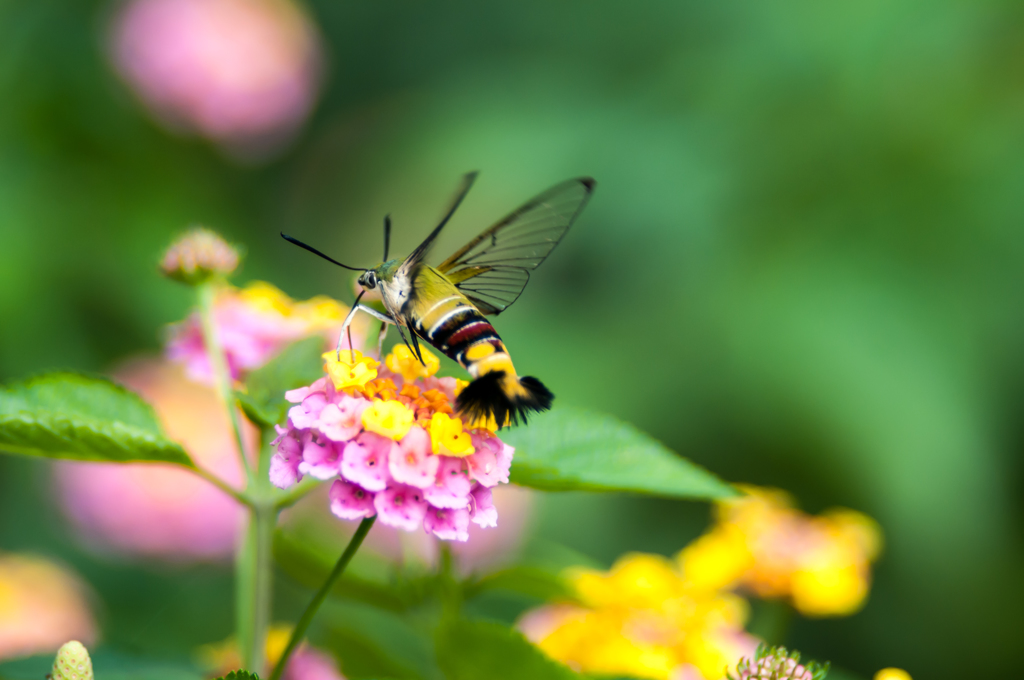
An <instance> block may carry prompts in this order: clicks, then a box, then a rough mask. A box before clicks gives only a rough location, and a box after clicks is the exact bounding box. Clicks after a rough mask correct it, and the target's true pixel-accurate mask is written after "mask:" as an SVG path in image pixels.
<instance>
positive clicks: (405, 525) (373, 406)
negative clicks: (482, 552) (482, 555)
mask: <svg viewBox="0 0 1024 680" xmlns="http://www.w3.org/2000/svg"><path fill="white" fill-rule="evenodd" d="M323 357H324V361H325V365H324V370H325V372H326V374H327V375H326V376H325V377H323V378H321V379H319V380H317V381H316V382H314V383H313V384H312V385H309V386H308V387H302V388H299V389H297V390H292V391H290V392H288V393H287V394H286V395H285V396H286V398H287V399H288V400H289V401H290V402H292V403H294V404H295V406H293V407H292V408H291V409H290V410H289V412H288V421H287V423H286V424H285V425H284V426H283V427H282V426H278V428H277V431H278V434H279V436H278V438H277V439H276V440H275V441H274V445H275V446H276V447H277V452H276V453H275V455H274V457H273V458H272V459H271V463H270V479H271V482H272V483H273V484H274V485H275V486H277V487H279V488H282V489H283V488H287V487H290V486H291V485H293V484H295V483H296V482H298V481H299V480H300V479H301V478H302V476H303V475H310V476H311V477H314V478H316V479H322V480H330V479H333V480H334V482H333V483H332V485H331V489H330V507H331V512H333V513H334V514H335V515H336V516H338V517H340V518H341V519H346V520H357V519H363V518H366V517H372V516H374V515H376V516H377V517H378V519H379V520H380V521H381V522H382V523H383V524H386V525H389V526H393V527H397V528H399V529H403V530H405V531H413V530H416V529H418V528H419V527H421V526H422V527H423V528H424V529H425V530H426V531H428V532H430V533H432V534H434V535H435V536H437V537H438V538H441V539H443V540H454V541H465V540H467V539H468V537H469V534H468V530H469V524H470V522H473V523H475V524H477V525H479V526H481V527H493V526H497V520H498V515H497V511H496V510H495V508H494V505H493V503H492V499H491V489H492V488H494V487H495V486H497V485H498V484H500V483H507V482H508V475H509V468H510V466H511V464H512V454H513V449H512V447H511V446H508V445H506V444H505V443H504V442H502V441H501V440H500V439H499V438H498V437H497V436H495V434H494V429H496V428H494V426H493V425H494V424H493V422H492V423H489V424H488V423H483V422H480V423H465V424H464V423H463V422H462V420H461V419H460V418H458V417H457V416H456V415H454V412H453V411H454V409H453V404H454V401H455V398H456V396H457V394H458V392H459V391H460V390H461V389H462V387H464V386H465V384H466V383H465V382H464V381H460V380H456V379H455V378H438V377H435V375H434V374H435V373H436V372H437V370H438V368H439V366H440V363H439V362H438V360H437V357H435V356H434V355H432V354H430V353H429V352H428V351H426V350H423V359H424V362H425V365H423V364H420V362H419V361H418V360H417V359H416V357H414V356H413V354H412V352H410V351H409V349H408V348H407V347H405V346H404V345H398V346H396V347H395V349H394V351H393V352H392V353H391V354H389V355H388V356H387V357H386V358H385V361H384V364H383V365H382V364H381V363H380V362H378V361H376V360H374V359H372V358H370V357H366V356H363V355H362V353H361V352H359V351H358V350H341V351H340V352H335V351H331V352H327V353H326V354H324V355H323Z"/></svg>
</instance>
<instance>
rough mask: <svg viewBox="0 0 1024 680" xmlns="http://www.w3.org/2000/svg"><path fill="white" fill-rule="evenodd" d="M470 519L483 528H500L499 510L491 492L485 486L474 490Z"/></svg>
mask: <svg viewBox="0 0 1024 680" xmlns="http://www.w3.org/2000/svg"><path fill="white" fill-rule="evenodd" d="M472 501H473V502H472V503H471V505H470V519H471V520H472V522H473V524H476V525H477V526H479V527H481V528H487V527H496V526H498V509H497V508H495V507H494V501H493V500H492V498H491V490H490V489H488V488H487V487H485V486H477V487H476V488H475V489H473V494H472Z"/></svg>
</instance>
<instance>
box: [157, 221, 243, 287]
mask: <svg viewBox="0 0 1024 680" xmlns="http://www.w3.org/2000/svg"><path fill="white" fill-rule="evenodd" d="M238 259H239V258H238V251H237V250H236V249H235V248H234V247H232V246H231V244H229V243H228V242H227V241H225V240H224V239H223V238H221V236H220V235H219V234H217V233H216V232H213V231H210V230H209V229H206V228H204V227H196V228H194V229H192V230H191V231H189V232H188V233H186V234H185V235H184V236H182V237H181V238H180V239H178V240H177V241H176V242H175V243H174V244H173V245H172V246H171V247H170V248H168V249H167V253H166V254H164V258H163V260H162V261H161V262H160V271H161V272H162V273H163V274H164V276H166V277H168V278H171V279H174V280H175V281H181V282H182V283H188V284H191V285H195V284H198V283H202V282H204V281H206V280H208V279H210V278H212V277H214V276H226V275H228V274H230V273H231V272H233V271H235V268H236V267H237V266H238Z"/></svg>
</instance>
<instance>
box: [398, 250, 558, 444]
mask: <svg viewBox="0 0 1024 680" xmlns="http://www.w3.org/2000/svg"><path fill="white" fill-rule="evenodd" d="M413 290H415V291H416V293H415V296H414V298H413V299H410V300H409V303H408V304H407V305H406V308H405V310H403V311H404V312H405V316H406V318H407V319H408V320H409V322H410V326H411V330H412V331H413V332H414V333H416V335H418V336H419V337H421V338H423V339H424V340H426V341H427V342H429V343H430V344H431V345H433V346H434V347H436V348H437V349H438V350H440V351H441V352H443V353H444V354H445V355H446V356H448V357H450V358H451V359H454V360H455V361H457V362H458V363H459V364H461V365H462V366H463V367H464V368H465V369H466V370H467V371H468V372H469V375H470V376H471V377H472V378H473V380H472V382H471V383H470V384H469V385H468V386H467V387H466V388H465V389H464V390H463V391H462V393H461V394H460V395H459V397H458V403H457V406H458V410H459V413H460V415H462V416H463V418H464V420H465V419H468V420H469V421H476V420H477V419H480V418H487V417H488V416H493V417H494V419H495V421H496V422H497V423H498V424H499V425H501V424H508V423H511V424H515V423H517V422H519V421H520V420H522V421H523V422H526V416H527V414H528V413H529V412H530V411H543V410H547V409H549V408H551V402H552V400H553V399H554V395H552V394H551V392H549V391H548V389H547V388H546V387H544V385H543V384H541V382H540V381H539V380H537V379H536V378H531V377H524V378H519V377H518V376H517V375H516V370H515V367H514V366H513V365H512V358H511V357H510V356H509V353H508V350H507V349H506V347H505V343H503V342H502V341H501V337H500V336H499V335H498V333H497V331H495V330H494V326H492V325H491V323H490V322H489V321H488V320H487V319H486V318H485V317H484V315H483V314H481V313H480V310H479V309H477V308H476V307H475V306H474V305H473V303H472V302H471V301H470V300H469V298H467V297H466V296H465V295H463V294H462V292H461V291H460V290H459V289H458V288H456V287H455V285H454V284H452V283H451V282H450V281H449V280H448V279H447V278H446V277H445V276H444V275H443V274H441V273H440V272H438V271H437V270H436V269H433V268H431V267H422V268H421V269H420V270H419V272H417V275H416V280H415V285H414V286H413Z"/></svg>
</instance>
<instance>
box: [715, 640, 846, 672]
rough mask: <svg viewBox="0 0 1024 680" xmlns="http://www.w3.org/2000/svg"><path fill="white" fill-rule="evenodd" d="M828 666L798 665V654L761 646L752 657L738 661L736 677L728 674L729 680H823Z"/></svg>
mask: <svg viewBox="0 0 1024 680" xmlns="http://www.w3.org/2000/svg"><path fill="white" fill-rule="evenodd" d="M828 668H829V664H827V663H826V664H825V665H824V666H821V665H819V664H817V663H815V662H813V661H812V662H811V663H809V664H806V665H801V664H800V652H796V651H793V652H790V651H789V650H787V649H786V648H785V647H767V646H766V645H764V644H761V645H760V646H759V647H758V648H757V652H756V653H755V654H754V657H753V658H752V659H751V658H744V659H740V662H739V664H737V665H736V675H735V676H734V675H733V674H732V673H729V674H728V678H729V679H730V680H825V676H826V675H827V674H828Z"/></svg>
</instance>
